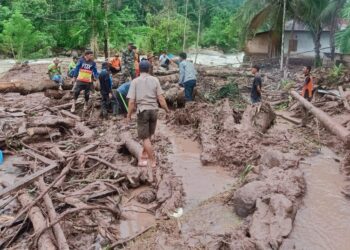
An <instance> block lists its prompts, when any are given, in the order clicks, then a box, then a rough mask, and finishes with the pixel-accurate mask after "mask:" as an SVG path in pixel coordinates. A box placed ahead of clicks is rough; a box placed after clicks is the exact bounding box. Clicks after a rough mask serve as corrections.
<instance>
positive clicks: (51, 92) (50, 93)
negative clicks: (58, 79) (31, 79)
mask: <svg viewBox="0 0 350 250" xmlns="http://www.w3.org/2000/svg"><path fill="white" fill-rule="evenodd" d="M65 94H66V93H65V92H63V91H59V90H56V89H47V90H45V93H44V95H45V96H46V97H48V98H53V99H57V100H60V99H62V98H63V96H64V95H65Z"/></svg>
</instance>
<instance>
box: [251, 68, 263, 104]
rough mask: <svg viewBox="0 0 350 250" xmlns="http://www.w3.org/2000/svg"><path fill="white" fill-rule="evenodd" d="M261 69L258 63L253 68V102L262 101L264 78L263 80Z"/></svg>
mask: <svg viewBox="0 0 350 250" xmlns="http://www.w3.org/2000/svg"><path fill="white" fill-rule="evenodd" d="M259 71H260V67H259V66H258V65H254V66H253V68H252V74H253V75H254V80H253V85H252V90H251V93H250V98H251V101H252V104H256V103H259V102H261V87H262V80H261V76H260V73H259Z"/></svg>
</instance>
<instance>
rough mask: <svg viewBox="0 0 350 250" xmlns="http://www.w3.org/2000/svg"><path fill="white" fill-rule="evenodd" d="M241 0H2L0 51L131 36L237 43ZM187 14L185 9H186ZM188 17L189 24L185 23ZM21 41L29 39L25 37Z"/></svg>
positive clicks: (156, 41) (21, 54)
mask: <svg viewBox="0 0 350 250" xmlns="http://www.w3.org/2000/svg"><path fill="white" fill-rule="evenodd" d="M241 2H242V0H220V1H215V0H56V1H51V0H26V1H22V0H2V1H0V18H1V19H0V44H1V47H0V52H2V53H1V54H4V55H5V56H11V57H15V58H17V59H20V58H30V57H39V56H50V55H51V54H57V53H59V52H62V51H64V50H71V49H78V50H79V49H85V48H92V49H93V50H94V51H96V52H100V53H102V52H103V49H104V48H105V45H107V43H108V47H109V48H110V50H114V51H118V50H121V49H122V48H124V47H125V45H126V44H127V43H128V42H130V41H132V42H135V43H136V45H137V46H138V47H139V48H140V49H142V50H143V51H144V52H149V51H152V52H154V53H159V52H160V51H162V50H168V51H170V52H172V53H177V52H179V51H181V50H182V48H183V43H184V37H186V38H185V39H186V48H189V47H194V46H195V42H196V35H197V29H198V25H199V23H198V18H199V15H200V16H201V23H200V39H199V42H200V45H202V46H206V47H210V46H216V47H218V48H220V49H223V50H226V51H227V50H230V49H235V48H237V46H238V44H237V34H238V33H239V31H238V30H236V29H238V28H239V27H238V25H236V24H235V23H234V20H233V16H234V11H235V9H237V6H238V5H239V4H240V3H241ZM186 10H187V11H186ZM186 14H187V15H186ZM185 23H186V28H185ZM23 41H26V42H25V43H23Z"/></svg>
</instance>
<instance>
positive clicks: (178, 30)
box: [145, 13, 194, 53]
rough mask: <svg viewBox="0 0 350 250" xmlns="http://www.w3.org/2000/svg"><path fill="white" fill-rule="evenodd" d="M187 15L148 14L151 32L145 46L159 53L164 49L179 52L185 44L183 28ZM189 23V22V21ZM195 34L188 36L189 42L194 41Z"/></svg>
mask: <svg viewBox="0 0 350 250" xmlns="http://www.w3.org/2000/svg"><path fill="white" fill-rule="evenodd" d="M184 19H185V17H183V16H181V15H179V14H176V13H171V17H170V18H168V16H167V14H160V15H155V16H154V15H150V14H149V15H148V16H147V25H148V27H149V29H150V30H149V32H148V35H147V37H146V44H145V48H146V49H147V50H149V51H154V52H156V53H159V52H161V51H163V50H167V51H171V52H173V53H177V52H180V51H182V44H183V30H184V24H185V20H184ZM187 23H188V25H190V26H191V24H189V22H187ZM193 38H194V37H193V35H191V36H189V37H188V38H187V41H188V42H190V43H191V42H193V41H194V39H193Z"/></svg>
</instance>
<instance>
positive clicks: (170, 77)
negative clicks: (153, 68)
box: [158, 74, 179, 84]
mask: <svg viewBox="0 0 350 250" xmlns="http://www.w3.org/2000/svg"><path fill="white" fill-rule="evenodd" d="M158 80H159V81H160V83H161V84H165V83H167V82H173V83H177V82H179V74H173V75H167V76H158Z"/></svg>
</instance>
